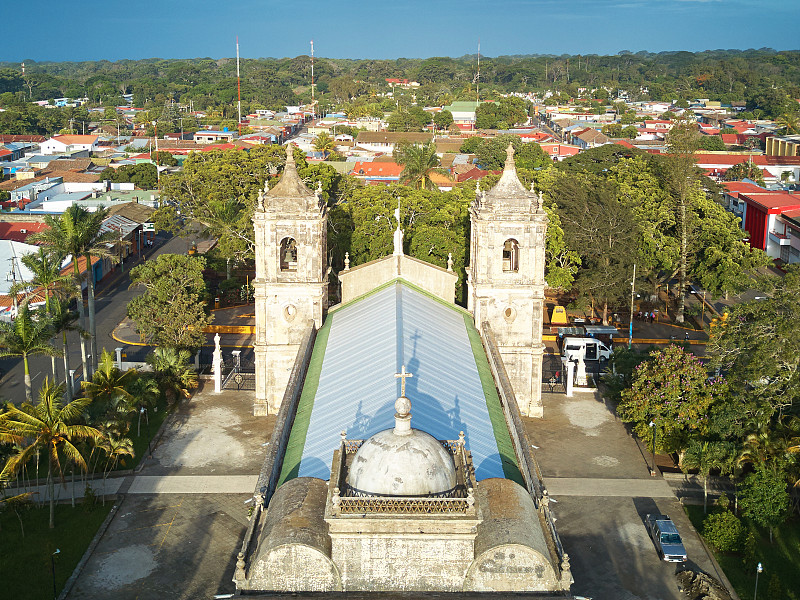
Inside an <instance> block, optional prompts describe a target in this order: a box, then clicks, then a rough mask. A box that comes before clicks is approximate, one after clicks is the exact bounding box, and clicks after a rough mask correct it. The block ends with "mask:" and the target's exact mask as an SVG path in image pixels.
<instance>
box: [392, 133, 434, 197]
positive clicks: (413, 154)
mask: <svg viewBox="0 0 800 600" xmlns="http://www.w3.org/2000/svg"><path fill="white" fill-rule="evenodd" d="M395 161H396V162H397V164H399V165H403V172H402V173H400V183H402V184H404V185H410V186H411V187H414V188H416V189H426V190H432V189H436V184H435V183H433V181H431V179H430V174H431V173H444V171H443V170H442V169H440V168H439V164H440V163H439V157H438V156H437V155H436V144H434V143H433V142H428V143H427V144H400V145H398V148H397V149H396V150H395Z"/></svg>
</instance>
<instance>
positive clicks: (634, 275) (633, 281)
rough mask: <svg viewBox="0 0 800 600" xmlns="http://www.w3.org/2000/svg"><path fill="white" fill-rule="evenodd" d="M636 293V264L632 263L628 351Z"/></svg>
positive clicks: (631, 339)
mask: <svg viewBox="0 0 800 600" xmlns="http://www.w3.org/2000/svg"><path fill="white" fill-rule="evenodd" d="M635 293H636V263H633V279H631V321H630V323H629V325H628V349H629V350H630V348H631V346H632V345H633V298H634V295H635Z"/></svg>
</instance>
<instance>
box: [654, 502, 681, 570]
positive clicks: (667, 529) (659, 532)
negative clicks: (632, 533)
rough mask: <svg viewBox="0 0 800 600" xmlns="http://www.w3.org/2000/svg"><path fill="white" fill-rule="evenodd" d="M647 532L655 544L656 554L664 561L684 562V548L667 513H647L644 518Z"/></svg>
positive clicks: (676, 529)
mask: <svg viewBox="0 0 800 600" xmlns="http://www.w3.org/2000/svg"><path fill="white" fill-rule="evenodd" d="M645 522H646V523H647V532H648V533H649V534H650V538H651V539H652V540H653V543H654V544H655V546H656V550H657V551H658V555H659V556H660V557H661V558H662V559H663V560H665V561H666V562H674V563H682V562H686V558H687V556H686V548H685V547H684V546H683V540H682V539H681V536H680V534H679V533H678V528H677V527H675V523H673V522H672V519H670V518H669V515H658V514H655V515H651V514H648V515H647V518H646V519H645Z"/></svg>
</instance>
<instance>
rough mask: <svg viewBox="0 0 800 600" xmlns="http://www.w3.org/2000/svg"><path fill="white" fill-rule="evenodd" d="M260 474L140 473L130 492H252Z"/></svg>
mask: <svg viewBox="0 0 800 600" xmlns="http://www.w3.org/2000/svg"><path fill="white" fill-rule="evenodd" d="M257 482H258V475H207V476H203V475H172V476H166V477H158V476H152V475H138V476H136V477H134V478H133V481H132V482H131V485H130V487H129V488H128V492H127V493H128V494H252V493H253V490H254V489H256V483H257Z"/></svg>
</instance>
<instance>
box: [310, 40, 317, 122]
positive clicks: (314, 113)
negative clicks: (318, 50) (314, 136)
mask: <svg viewBox="0 0 800 600" xmlns="http://www.w3.org/2000/svg"><path fill="white" fill-rule="evenodd" d="M316 117H317V105H316V104H315V100H314V40H311V118H312V119H315V118H316Z"/></svg>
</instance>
